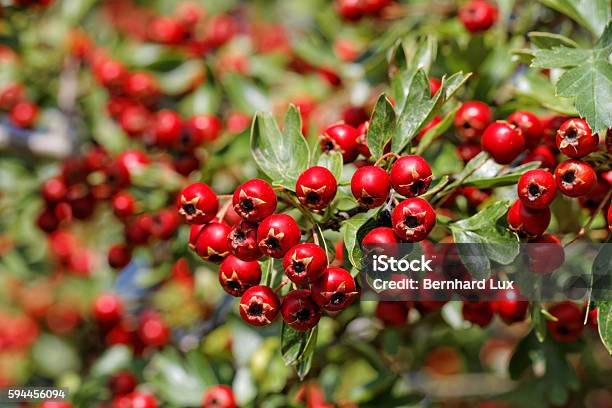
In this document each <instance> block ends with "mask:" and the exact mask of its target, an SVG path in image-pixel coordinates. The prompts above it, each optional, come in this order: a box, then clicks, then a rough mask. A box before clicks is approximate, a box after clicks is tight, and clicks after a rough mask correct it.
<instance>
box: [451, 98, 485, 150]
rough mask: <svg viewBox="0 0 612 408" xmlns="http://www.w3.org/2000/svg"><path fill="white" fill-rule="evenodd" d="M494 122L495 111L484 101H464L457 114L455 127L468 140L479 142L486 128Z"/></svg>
mask: <svg viewBox="0 0 612 408" xmlns="http://www.w3.org/2000/svg"><path fill="white" fill-rule="evenodd" d="M492 122H493V112H491V108H490V107H489V105H487V104H486V103H484V102H480V101H468V102H463V103H462V104H461V107H460V108H459V110H458V111H457V113H456V114H455V121H454V124H455V129H457V133H459V135H460V136H462V137H463V138H464V139H465V140H466V141H470V142H479V141H480V137H481V136H482V133H483V132H484V130H485V129H486V128H487V126H489V125H490V124H491V123H492Z"/></svg>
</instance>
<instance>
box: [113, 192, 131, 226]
mask: <svg viewBox="0 0 612 408" xmlns="http://www.w3.org/2000/svg"><path fill="white" fill-rule="evenodd" d="M111 208H112V209H113V214H115V216H116V217H117V218H119V219H121V220H123V219H126V218H128V217H130V216H132V215H134V212H135V211H136V200H135V199H134V196H133V195H131V194H130V193H128V192H127V191H121V192H119V193H117V194H115V195H114V196H113V198H112V200H111Z"/></svg>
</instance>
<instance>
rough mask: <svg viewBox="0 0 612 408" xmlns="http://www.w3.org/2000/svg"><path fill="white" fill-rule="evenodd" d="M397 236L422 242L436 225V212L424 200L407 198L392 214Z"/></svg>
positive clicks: (410, 240)
mask: <svg viewBox="0 0 612 408" xmlns="http://www.w3.org/2000/svg"><path fill="white" fill-rule="evenodd" d="M391 223H392V226H393V231H394V232H395V234H396V235H397V236H398V237H399V238H401V239H403V240H406V241H409V242H418V241H422V240H424V239H425V238H427V236H428V235H429V233H430V232H431V230H432V229H433V227H434V226H435V225H436V211H435V210H434V209H433V207H432V206H431V205H430V204H429V203H428V202H427V201H425V200H423V199H422V198H418V197H415V198H407V199H405V200H404V201H402V202H400V203H399V204H398V205H397V206H396V207H395V208H394V209H393V211H392V212H391Z"/></svg>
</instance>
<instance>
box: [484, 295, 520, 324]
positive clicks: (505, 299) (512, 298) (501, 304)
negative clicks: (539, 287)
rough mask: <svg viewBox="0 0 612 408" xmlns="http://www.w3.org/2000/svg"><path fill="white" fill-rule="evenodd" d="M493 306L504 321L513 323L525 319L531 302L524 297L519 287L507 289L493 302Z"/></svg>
mask: <svg viewBox="0 0 612 408" xmlns="http://www.w3.org/2000/svg"><path fill="white" fill-rule="evenodd" d="M492 307H493V310H494V311H495V312H496V313H497V315H498V316H499V317H500V318H501V319H502V320H503V321H504V323H506V324H512V323H518V322H522V321H523V320H525V316H526V315H527V309H528V308H529V302H527V301H526V300H523V299H522V297H521V294H520V292H519V291H518V289H506V290H504V291H503V292H502V293H501V295H500V298H498V299H496V300H495V301H494V302H493V303H492Z"/></svg>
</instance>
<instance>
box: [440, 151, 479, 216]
mask: <svg viewBox="0 0 612 408" xmlns="http://www.w3.org/2000/svg"><path fill="white" fill-rule="evenodd" d="M486 162H487V160H483V161H482V163H480V164H479V165H478V166H476V167H474V168H473V169H472V170H471V171H470V172H468V173H467V174H466V175H465V176H463V177H461V179H460V180H459V181H458V182H457V185H456V186H455V187H453V188H452V189H451V190H450V191H448V192H447V194H446V195H445V196H444V197H443V198H442V200H440V201H439V202H438V203H437V204H436V206H435V207H436V208H440V207H442V206H443V205H444V204H446V202H447V201H448V200H449V198H450V197H452V196H453V193H454V192H455V191H457V190H458V189H459V188H461V185H462V184H463V183H464V182H465V180H467V179H468V178H469V177H470V176H472V175H473V174H474V173H476V172H477V171H478V170H479V169H480V168H481V167H482V166H484V164H485V163H486ZM442 192H444V190H443V191H442Z"/></svg>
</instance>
